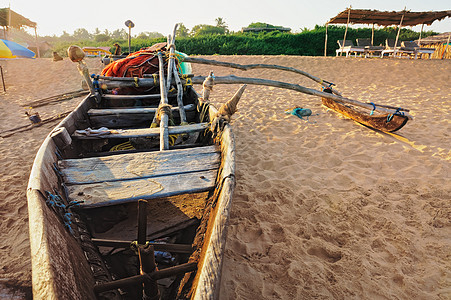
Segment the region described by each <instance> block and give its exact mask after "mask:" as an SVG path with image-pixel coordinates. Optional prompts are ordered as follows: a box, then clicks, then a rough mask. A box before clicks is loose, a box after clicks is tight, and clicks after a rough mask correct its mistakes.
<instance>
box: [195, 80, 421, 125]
mask: <svg viewBox="0 0 451 300" xmlns="http://www.w3.org/2000/svg"><path fill="white" fill-rule="evenodd" d="M204 80H205V76H195V77H193V79H192V82H193V83H194V84H201V83H202V82H203V81H204ZM215 83H216V84H237V83H242V84H255V85H265V86H274V87H279V88H284V89H289V90H294V91H297V92H301V93H305V94H308V95H313V96H318V97H324V98H327V99H332V100H334V101H337V102H340V103H348V104H352V105H356V106H360V107H363V108H366V109H369V110H375V111H380V112H384V113H389V114H394V113H396V110H394V109H388V108H385V107H380V106H377V104H376V108H374V107H373V105H372V104H369V103H363V102H360V101H357V100H352V99H349V98H344V97H340V96H336V95H333V94H330V93H325V92H320V91H317V90H314V89H310V88H306V87H303V86H301V85H298V84H292V83H286V82H281V81H275V80H268V79H259V78H246V77H237V76H234V75H229V76H223V77H215ZM400 110H402V109H400ZM404 115H405V116H406V117H408V118H409V119H411V120H412V119H413V117H412V116H411V115H409V114H408V113H406V112H404Z"/></svg>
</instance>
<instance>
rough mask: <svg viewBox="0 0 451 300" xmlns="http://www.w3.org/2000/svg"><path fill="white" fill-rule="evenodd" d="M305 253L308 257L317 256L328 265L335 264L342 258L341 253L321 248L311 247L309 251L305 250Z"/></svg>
mask: <svg viewBox="0 0 451 300" xmlns="http://www.w3.org/2000/svg"><path fill="white" fill-rule="evenodd" d="M307 253H308V254H310V255H314V256H317V257H319V258H321V259H323V260H325V261H328V262H330V263H336V262H337V261H339V260H340V259H341V257H342V255H341V252H339V251H337V252H335V251H330V250H328V249H324V248H322V247H311V248H310V249H308V250H307Z"/></svg>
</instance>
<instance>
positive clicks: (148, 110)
mask: <svg viewBox="0 0 451 300" xmlns="http://www.w3.org/2000/svg"><path fill="white" fill-rule="evenodd" d="M193 109H194V104H189V105H185V110H193ZM157 110H158V108H157V107H133V108H91V109H90V110H89V111H88V115H89V116H90V117H91V116H105V115H122V114H124V115H129V114H154V113H155V112H156V111H157ZM171 110H172V111H173V112H174V111H176V112H178V111H179V108H178V107H173V108H172V109H171Z"/></svg>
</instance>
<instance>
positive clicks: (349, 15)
mask: <svg viewBox="0 0 451 300" xmlns="http://www.w3.org/2000/svg"><path fill="white" fill-rule="evenodd" d="M350 17H351V6H350V7H349V8H348V21H347V22H346V29H345V35H344V37H343V46H342V47H341V51H340V56H342V54H343V48H344V47H345V43H346V35H347V33H348V27H349V18H350ZM348 53H349V52H348Z"/></svg>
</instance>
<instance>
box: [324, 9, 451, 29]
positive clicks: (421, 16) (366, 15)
mask: <svg viewBox="0 0 451 300" xmlns="http://www.w3.org/2000/svg"><path fill="white" fill-rule="evenodd" d="M348 11H349V9H346V10H344V11H342V12H341V13H339V14H338V15H337V16H335V17H333V18H332V19H330V21H329V22H327V24H346V23H348ZM403 15H404V20H403V21H402V24H403V26H415V25H420V24H426V25H431V24H432V23H433V22H434V21H436V20H442V19H444V18H446V17H451V10H444V11H425V12H412V11H406V10H403V11H379V10H370V9H351V10H350V14H349V23H352V24H376V25H380V26H390V25H398V24H399V22H400V20H401V17H402V16H403Z"/></svg>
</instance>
